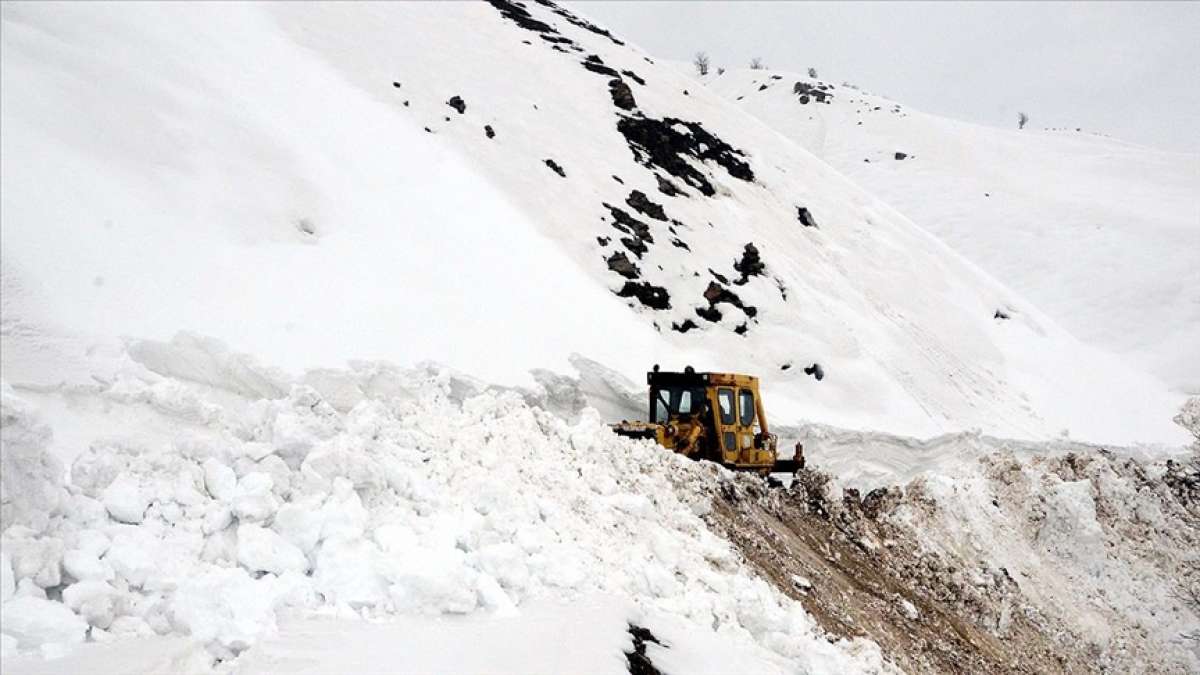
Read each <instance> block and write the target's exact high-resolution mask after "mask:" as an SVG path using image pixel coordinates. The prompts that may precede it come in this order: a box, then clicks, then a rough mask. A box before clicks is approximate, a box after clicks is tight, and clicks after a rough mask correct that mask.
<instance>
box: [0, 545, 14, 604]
mask: <svg viewBox="0 0 1200 675" xmlns="http://www.w3.org/2000/svg"><path fill="white" fill-rule="evenodd" d="M16 592H17V576H16V574H14V573H13V566H12V556H10V555H8V552H7V551H4V552H0V602H8V599H9V598H11V597H12V596H13V593H16Z"/></svg>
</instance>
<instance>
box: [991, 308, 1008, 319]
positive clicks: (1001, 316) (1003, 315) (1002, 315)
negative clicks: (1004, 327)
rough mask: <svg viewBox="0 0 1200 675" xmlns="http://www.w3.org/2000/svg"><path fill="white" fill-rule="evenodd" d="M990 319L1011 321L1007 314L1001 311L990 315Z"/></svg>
mask: <svg viewBox="0 0 1200 675" xmlns="http://www.w3.org/2000/svg"><path fill="white" fill-rule="evenodd" d="M992 318H993V319H1011V318H1012V317H1011V316H1009V314H1008V312H1006V311H1004V310H1002V309H998V310H996V313H995V314H993V315H992Z"/></svg>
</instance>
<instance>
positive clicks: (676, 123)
mask: <svg viewBox="0 0 1200 675" xmlns="http://www.w3.org/2000/svg"><path fill="white" fill-rule="evenodd" d="M626 87H628V85H626ZM681 127H682V130H681V129H680V128H681ZM617 130H618V131H620V132H621V134H622V135H623V136H625V141H626V142H627V143H628V144H629V149H630V150H631V151H632V152H633V156H634V159H636V160H637V161H638V162H640V163H642V164H644V165H645V166H648V167H656V168H659V169H662V170H664V171H666V172H667V173H668V174H670V175H672V176H674V177H676V178H678V179H680V180H682V181H683V182H684V183H686V184H688V185H691V186H692V187H694V188H696V189H697V190H699V191H700V192H701V193H703V194H704V195H705V196H709V197H711V196H712V195H714V194H716V189H715V188H713V186H712V183H710V182H709V181H708V178H707V177H705V175H704V174H703V173H701V172H700V171H699V170H698V169H696V167H695V166H694V165H693V164H692V163H691V162H688V161H687V160H686V159H684V158H685V157H690V158H692V159H695V160H698V161H700V162H713V163H715V164H717V165H718V166H720V167H721V168H723V169H725V171H726V172H727V173H728V174H729V175H730V176H732V177H734V178H737V179H739V180H743V181H747V182H753V181H754V171H753V170H751V168H750V165H749V164H748V163H747V162H746V161H745V160H743V159H742V158H743V157H744V156H745V153H743V152H742V151H741V150H738V149H736V148H734V147H733V146H731V145H729V144H728V143H726V142H725V141H723V140H721V139H720V138H718V137H716V136H714V135H713V134H710V133H709V132H708V131H706V130H705V129H704V127H703V126H701V125H700V124H698V123H696V122H686V121H684V120H680V119H676V118H673V117H665V118H663V119H661V120H659V119H652V118H649V117H642V116H634V117H622V118H621V119H620V121H618V122H617Z"/></svg>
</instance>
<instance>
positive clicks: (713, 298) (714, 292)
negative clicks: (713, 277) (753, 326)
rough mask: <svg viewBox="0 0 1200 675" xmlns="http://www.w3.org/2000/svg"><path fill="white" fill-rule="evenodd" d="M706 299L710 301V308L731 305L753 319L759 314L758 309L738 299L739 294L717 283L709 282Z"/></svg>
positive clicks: (705, 292)
mask: <svg viewBox="0 0 1200 675" xmlns="http://www.w3.org/2000/svg"><path fill="white" fill-rule="evenodd" d="M704 299H705V300H707V301H708V306H709V307H716V306H717V305H718V304H720V303H722V302H726V303H729V304H731V305H733V306H734V307H737V308H738V309H740V310H742V313H743V314H745V315H746V316H747V317H750V318H751V319H753V318H754V317H755V316H756V315H757V314H758V308H757V307H755V306H753V305H747V304H744V303H743V302H742V299H741V298H739V297H738V295H737V293H734V292H733V291H731V290H729V289H728V288H725V287H724V286H722V285H720V284H718V283H716V282H715V281H710V282H708V288H706V289H704Z"/></svg>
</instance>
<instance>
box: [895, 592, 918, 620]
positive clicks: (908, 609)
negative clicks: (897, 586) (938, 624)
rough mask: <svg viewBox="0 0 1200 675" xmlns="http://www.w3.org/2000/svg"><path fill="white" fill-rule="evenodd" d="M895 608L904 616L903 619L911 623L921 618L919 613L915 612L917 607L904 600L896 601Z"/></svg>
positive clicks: (898, 599)
mask: <svg viewBox="0 0 1200 675" xmlns="http://www.w3.org/2000/svg"><path fill="white" fill-rule="evenodd" d="M896 608H897V609H899V610H900V613H901V614H903V615H904V618H906V619H909V620H911V621H916V620H917V619H918V618H920V616H921V613H920V612H918V611H917V606H916V605H914V604H912V603H911V602H909V601H908V600H907V599H905V598H897V599H896Z"/></svg>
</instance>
